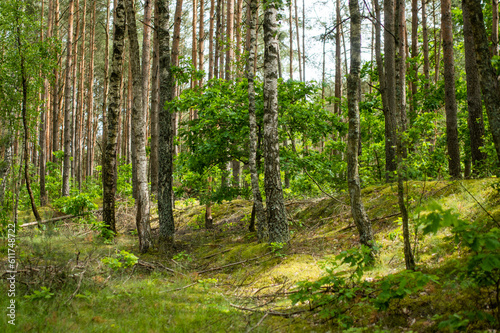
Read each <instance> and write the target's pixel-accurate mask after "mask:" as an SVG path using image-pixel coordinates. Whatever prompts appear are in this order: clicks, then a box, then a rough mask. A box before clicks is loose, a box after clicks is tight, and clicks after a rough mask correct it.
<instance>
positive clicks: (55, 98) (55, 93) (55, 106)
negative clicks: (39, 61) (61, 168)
mask: <svg viewBox="0 0 500 333" xmlns="http://www.w3.org/2000/svg"><path fill="white" fill-rule="evenodd" d="M52 16H53V17H52V18H53V22H54V24H53V34H52V35H53V37H54V38H55V39H58V38H59V0H55V3H54V11H53V15H52ZM58 58H59V54H56V61H57V62H59V59H58ZM60 106H61V105H60V102H59V66H56V67H55V68H54V84H53V87H52V150H51V152H52V153H53V152H56V151H58V150H59V136H58V133H59V108H60ZM52 162H54V163H56V162H57V157H56V155H52Z"/></svg>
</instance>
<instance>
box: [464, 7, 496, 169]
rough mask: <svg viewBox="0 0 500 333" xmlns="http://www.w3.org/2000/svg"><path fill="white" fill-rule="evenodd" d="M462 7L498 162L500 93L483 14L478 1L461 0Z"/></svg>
mask: <svg viewBox="0 0 500 333" xmlns="http://www.w3.org/2000/svg"><path fill="white" fill-rule="evenodd" d="M462 6H467V9H468V12H469V15H470V23H471V27H472V34H473V35H474V50H475V56H476V63H477V67H478V70H479V75H480V78H481V92H482V95H483V100H484V105H485V106H486V113H487V114H488V120H489V123H490V131H491V133H492V136H493V143H494V144H495V149H496V152H497V158H498V160H499V161H500V93H499V84H498V78H497V76H496V75H495V70H494V69H493V66H492V65H491V53H490V52H489V49H488V40H487V37H486V29H485V28H484V19H483V12H482V10H481V4H480V1H479V0H462Z"/></svg>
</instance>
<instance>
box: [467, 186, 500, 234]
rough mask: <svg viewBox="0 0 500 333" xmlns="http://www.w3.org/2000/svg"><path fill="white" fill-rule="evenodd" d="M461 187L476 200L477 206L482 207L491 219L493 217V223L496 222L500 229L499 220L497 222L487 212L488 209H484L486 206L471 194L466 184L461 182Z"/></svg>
mask: <svg viewBox="0 0 500 333" xmlns="http://www.w3.org/2000/svg"><path fill="white" fill-rule="evenodd" d="M460 185H461V186H462V187H463V188H464V190H465V191H466V192H467V193H469V195H470V196H471V197H472V199H474V201H475V202H477V204H478V205H479V207H481V208H482V209H483V210H484V211H485V213H486V214H488V216H489V217H491V219H492V220H493V222H495V223H496V224H497V225H498V226H499V227H500V223H498V221H497V220H495V218H494V217H493V215H491V214H490V212H488V211H487V210H486V208H484V206H483V205H482V204H481V203H480V202H479V201H478V200H477V199H476V197H475V196H473V195H472V193H470V192H469V190H468V189H467V188H466V187H465V186H464V184H462V182H460Z"/></svg>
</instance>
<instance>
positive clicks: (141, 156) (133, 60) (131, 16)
mask: <svg viewBox="0 0 500 333" xmlns="http://www.w3.org/2000/svg"><path fill="white" fill-rule="evenodd" d="M126 8H127V29H128V40H129V51H130V55H129V56H130V58H129V66H130V67H131V69H132V77H131V78H129V80H130V79H132V81H133V95H134V97H133V103H132V119H131V120H132V121H131V123H132V126H131V127H132V132H133V133H132V141H133V142H134V144H133V145H132V147H133V149H135V151H136V153H135V156H136V158H135V159H134V160H132V163H134V164H135V165H136V172H137V201H136V205H137V214H136V220H135V221H136V225H137V234H138V236H139V249H140V251H141V252H142V253H146V252H147V251H148V249H149V247H150V246H151V226H150V225H149V191H148V186H149V185H148V160H147V157H146V113H145V111H146V110H145V109H143V108H142V107H143V105H144V104H143V103H142V96H143V93H142V88H143V82H142V80H141V62H140V53H139V40H138V38H137V26H136V21H135V9H134V1H133V0H126ZM143 52H149V49H147V50H143Z"/></svg>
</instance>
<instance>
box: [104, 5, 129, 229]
mask: <svg viewBox="0 0 500 333" xmlns="http://www.w3.org/2000/svg"><path fill="white" fill-rule="evenodd" d="M113 25H114V37H113V54H112V57H113V58H112V61H111V75H110V78H109V102H108V116H107V121H108V129H107V135H108V137H107V140H106V148H105V150H104V156H103V165H102V181H103V220H104V223H105V224H106V226H107V227H108V229H109V230H111V231H113V232H115V233H116V219H115V193H116V151H117V132H118V131H117V129H118V119H119V114H120V84H121V78H122V75H123V50H124V44H125V7H124V0H116V2H115V18H114V20H113Z"/></svg>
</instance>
